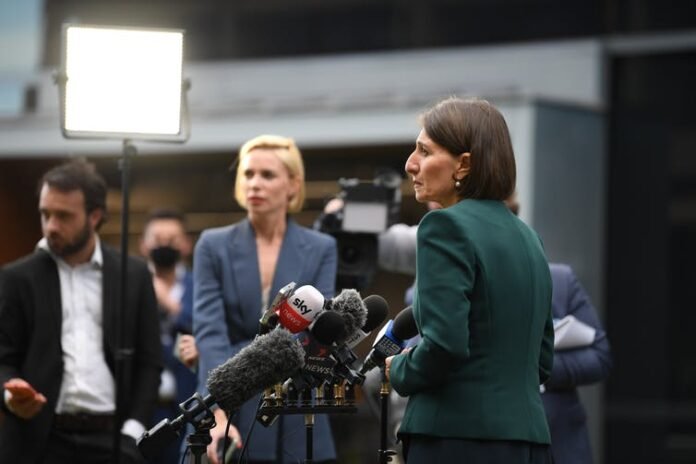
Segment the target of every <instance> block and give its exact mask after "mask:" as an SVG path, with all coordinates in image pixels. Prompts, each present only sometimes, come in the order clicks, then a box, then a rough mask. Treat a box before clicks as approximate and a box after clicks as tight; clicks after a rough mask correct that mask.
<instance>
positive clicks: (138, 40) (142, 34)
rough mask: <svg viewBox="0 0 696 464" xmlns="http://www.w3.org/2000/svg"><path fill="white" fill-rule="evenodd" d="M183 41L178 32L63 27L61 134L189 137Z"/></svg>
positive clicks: (126, 28)
mask: <svg viewBox="0 0 696 464" xmlns="http://www.w3.org/2000/svg"><path fill="white" fill-rule="evenodd" d="M183 45H184V31H183V30H173V29H135V28H128V27H107V26H87V25H75V24H64V25H63V48H62V60H61V70H60V73H59V79H58V83H59V87H60V90H61V99H60V104H61V130H62V131H63V135H64V136H65V137H68V138H76V137H78V138H81V137H88V138H109V139H114V138H115V139H123V140H126V139H141V140H170V141H179V140H181V139H185V138H187V136H188V134H187V132H188V131H187V130H186V127H185V126H186V124H185V122H186V119H185V118H186V117H187V115H186V114H185V111H184V110H185V98H184V93H185V89H184V83H183V76H182V72H183V71H182V67H183V64H182V62H183Z"/></svg>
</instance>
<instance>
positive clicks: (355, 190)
mask: <svg viewBox="0 0 696 464" xmlns="http://www.w3.org/2000/svg"><path fill="white" fill-rule="evenodd" d="M401 182H402V178H401V175H400V174H399V173H398V172H396V171H395V170H393V169H380V170H377V172H376V174H375V178H374V180H373V181H372V182H369V181H368V182H365V181H361V180H359V179H355V178H351V179H345V178H341V179H339V180H338V184H339V186H340V187H341V191H340V193H339V194H338V195H337V196H336V198H339V199H341V200H343V207H342V208H341V209H340V210H338V211H335V212H332V213H324V214H322V215H321V216H320V218H319V219H318V220H317V222H316V223H315V228H316V229H318V230H320V231H322V232H325V233H328V234H330V235H332V236H333V237H335V238H336V242H337V246H338V273H337V278H336V288H355V289H357V290H363V289H365V288H367V287H368V286H369V285H370V283H371V282H372V278H373V277H374V273H375V271H376V270H377V256H378V249H377V243H378V235H379V234H380V233H382V232H384V231H385V230H387V228H388V227H389V226H391V225H392V224H394V223H396V222H397V221H398V218H399V210H400V208H401Z"/></svg>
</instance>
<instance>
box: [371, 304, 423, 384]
mask: <svg viewBox="0 0 696 464" xmlns="http://www.w3.org/2000/svg"><path fill="white" fill-rule="evenodd" d="M416 335H418V327H416V320H415V319H414V318H413V308H412V307H411V306H407V307H406V308H404V309H402V310H401V312H400V313H399V314H397V315H396V317H395V318H394V319H393V320H390V321H389V322H387V323H386V324H385V326H384V327H383V328H382V330H380V331H379V334H378V335H377V338H376V339H375V342H374V344H373V345H372V351H370V353H369V354H368V355H367V358H366V359H365V362H364V363H363V366H362V368H361V369H360V373H361V374H365V373H367V372H368V371H370V370H372V369H374V368H375V367H382V366H384V360H385V359H387V358H388V357H389V356H394V355H396V354H399V353H401V351H402V350H403V349H404V347H405V346H406V340H408V339H409V338H412V337H415V336H416Z"/></svg>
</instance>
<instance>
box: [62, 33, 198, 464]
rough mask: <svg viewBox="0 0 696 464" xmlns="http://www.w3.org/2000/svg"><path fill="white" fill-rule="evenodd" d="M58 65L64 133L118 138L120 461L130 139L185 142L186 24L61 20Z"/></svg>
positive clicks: (128, 354)
mask: <svg viewBox="0 0 696 464" xmlns="http://www.w3.org/2000/svg"><path fill="white" fill-rule="evenodd" d="M62 37H63V47H62V57H61V58H62V59H61V70H60V71H59V72H58V73H57V76H56V83H57V84H58V86H59V95H60V108H61V115H60V116H61V117H60V124H61V131H62V133H63V136H64V137H66V138H97V139H117V140H122V141H123V142H122V147H123V149H122V151H123V153H122V155H123V157H122V159H121V160H120V162H119V168H120V170H121V194H122V207H121V274H120V279H121V280H120V293H119V295H120V313H119V315H118V316H117V317H116V318H115V328H114V331H115V335H116V337H115V340H116V344H117V346H116V347H115V367H114V380H115V386H116V398H115V407H116V411H115V416H116V424H117V426H116V427H115V428H114V434H113V462H114V463H115V464H118V463H119V462H120V457H121V456H120V442H121V431H120V426H121V424H122V421H123V420H125V419H127V418H126V417H125V411H124V406H125V403H124V402H125V397H124V392H125V391H126V389H125V385H124V373H125V370H126V368H127V366H128V365H129V364H130V363H131V362H132V357H133V355H134V354H135V351H134V348H133V347H130V346H126V337H125V335H126V334H125V330H124V327H123V323H122V321H123V320H125V315H126V305H127V298H128V234H129V228H128V223H129V217H128V213H129V190H130V164H131V159H132V157H133V156H135V155H136V154H137V150H136V148H135V146H134V145H133V144H132V140H135V139H137V140H146V141H162V142H177V143H183V142H185V141H186V140H187V139H188V136H189V126H188V112H187V105H186V90H188V88H189V84H188V82H186V81H184V79H183V77H182V75H183V43H184V31H182V30H173V29H135V28H128V27H104V26H89V25H75V24H64V25H63V36H62Z"/></svg>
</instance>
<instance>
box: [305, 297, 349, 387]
mask: <svg viewBox="0 0 696 464" xmlns="http://www.w3.org/2000/svg"><path fill="white" fill-rule="evenodd" d="M345 333H346V329H345V324H344V318H343V317H342V316H341V315H340V314H338V313H336V312H333V311H325V312H323V313H322V314H320V315H319V317H317V319H316V321H315V322H314V324H313V325H312V328H311V329H310V331H304V332H302V333H299V334H297V335H296V337H297V338H298V340H299V341H300V345H301V346H302V348H303V350H304V353H305V358H304V361H305V362H304V366H303V367H302V369H300V370H299V372H298V373H297V374H298V375H295V376H294V377H293V378H292V380H293V383H294V384H295V387H296V388H297V389H298V390H303V389H305V388H309V387H317V386H319V385H321V383H322V382H323V381H324V380H328V379H331V378H332V377H333V368H334V366H335V365H336V360H335V359H334V358H333V357H332V356H331V352H332V346H333V344H334V343H335V342H336V341H337V340H340V339H342V338H345Z"/></svg>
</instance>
